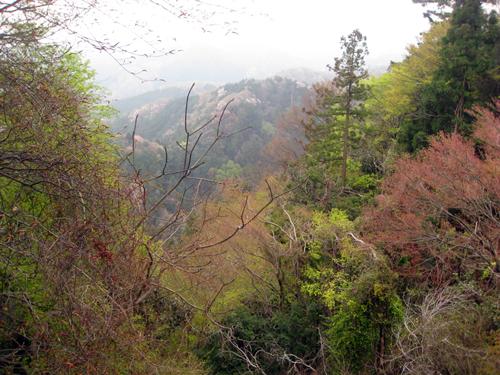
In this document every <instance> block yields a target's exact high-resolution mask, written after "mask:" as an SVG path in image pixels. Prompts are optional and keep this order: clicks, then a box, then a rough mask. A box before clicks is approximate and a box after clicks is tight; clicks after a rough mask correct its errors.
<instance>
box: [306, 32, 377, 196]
mask: <svg viewBox="0 0 500 375" xmlns="http://www.w3.org/2000/svg"><path fill="white" fill-rule="evenodd" d="M341 48H342V51H343V52H342V57H340V58H335V65H334V66H333V67H332V66H330V65H328V68H329V69H330V70H332V71H333V72H335V73H336V75H337V77H336V78H335V82H334V83H335V87H334V89H332V90H330V91H328V92H324V93H318V98H319V100H318V108H320V109H319V111H318V113H317V117H319V118H323V119H325V120H324V121H321V122H316V123H315V124H313V126H311V127H310V128H309V129H308V130H307V131H306V136H307V137H308V138H309V140H310V141H311V145H310V146H309V152H310V153H312V154H313V158H317V159H319V161H320V162H326V163H327V164H332V161H333V162H334V163H333V164H336V163H335V160H332V158H335V156H336V154H338V153H340V151H337V150H335V148H336V147H335V146H337V147H341V148H342V150H341V153H342V158H341V163H342V164H341V165H342V189H343V190H345V186H346V181H347V157H348V150H349V143H350V136H351V135H352V134H350V127H351V125H352V119H353V118H360V117H363V115H364V114H365V110H364V108H363V100H364V99H366V97H367V94H368V87H367V86H365V85H364V84H363V83H362V81H363V80H365V79H367V78H368V72H367V70H366V69H365V56H366V55H368V47H367V45H366V37H365V36H363V35H362V34H361V33H360V32H359V30H354V31H353V32H352V33H351V34H350V35H348V36H347V37H345V36H344V37H342V38H341ZM332 137H333V138H334V139H332Z"/></svg>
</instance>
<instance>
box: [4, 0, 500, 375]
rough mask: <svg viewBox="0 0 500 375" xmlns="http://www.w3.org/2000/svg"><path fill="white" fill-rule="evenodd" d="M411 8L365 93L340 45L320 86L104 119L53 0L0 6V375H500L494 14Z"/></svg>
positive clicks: (359, 71)
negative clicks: (422, 20)
mask: <svg viewBox="0 0 500 375" xmlns="http://www.w3.org/2000/svg"><path fill="white" fill-rule="evenodd" d="M414 2H417V3H438V4H442V5H443V4H444V5H448V7H447V8H446V7H444V8H443V7H441V8H435V9H438V10H433V11H428V12H427V17H429V19H430V20H431V21H432V23H431V27H430V29H429V30H428V31H426V32H423V33H422V35H421V37H420V39H419V42H418V43H417V44H415V45H410V46H408V48H407V54H406V56H405V58H404V59H403V61H401V62H394V63H392V64H391V66H390V67H389V69H388V71H387V72H386V73H384V74H382V75H380V76H378V77H375V76H373V75H370V74H369V73H368V71H367V66H366V61H365V59H366V57H367V56H368V54H369V47H370V40H367V38H366V37H365V36H364V35H363V34H362V33H361V32H360V31H359V30H354V31H352V32H349V31H346V34H345V36H344V37H342V38H341V40H340V51H341V53H340V54H339V55H338V56H337V58H335V59H333V61H331V64H330V65H328V67H329V69H330V71H331V73H332V75H333V76H334V78H333V79H330V80H323V81H320V82H316V83H314V84H313V85H311V86H308V85H306V84H305V83H303V82H302V81H296V80H292V79H289V78H281V77H279V76H273V77H270V78H268V79H266V80H261V81H257V80H244V81H241V82H238V83H233V84H226V85H223V86H220V87H217V88H215V89H213V90H209V89H208V88H207V89H206V90H205V89H204V90H202V91H203V92H202V93H201V94H198V93H195V92H193V91H190V92H189V93H188V92H186V93H185V95H182V96H180V97H179V96H178V93H174V91H175V90H174V91H172V92H170V93H169V94H168V96H166V97H163V98H161V95H162V94H163V93H158V92H156V93H151V94H150V95H151V97H154V101H153V102H147V103H146V102H141V103H140V105H139V106H138V107H139V108H132V107H133V105H131V104H130V103H126V104H125V105H124V107H123V108H122V109H123V110H124V112H126V111H127V110H128V109H131V111H130V112H129V113H127V114H126V115H125V116H122V117H117V118H113V114H114V113H115V112H114V110H113V109H112V108H111V107H109V106H107V105H103V104H102V103H103V102H104V91H103V89H101V88H100V87H99V86H98V85H97V84H96V82H95V73H94V72H93V71H92V69H91V68H90V66H89V64H88V63H87V62H85V61H84V60H83V58H82V56H81V54H80V53H78V52H75V51H74V50H73V49H71V48H68V47H67V46H60V45H58V44H56V43H54V42H53V39H51V38H48V37H49V36H50V35H51V32H53V31H54V30H55V27H58V26H60V23H59V22H60V18H61V17H62V15H61V14H58V15H57V16H56V15H52V14H51V13H50V12H51V8H50V7H48V8H44V6H46V5H52V4H53V3H52V2H50V1H49V2H40V3H36V6H35V5H33V4H34V2H31V1H26V2H23V1H21V2H18V1H12V2H7V3H0V15H1V17H2V22H1V23H0V30H1V34H0V36H1V38H0V73H1V74H0V108H1V112H2V116H1V117H0V266H1V268H0V328H1V329H0V372H2V373H5V374H75V375H76V374H176V373H190V374H192V373H196V374H207V375H208V374H214V375H215V374H227V375H229V374H269V375H271V374H279V375H284V374H297V375H298V374H310V375H316V374H339V375H340V374H393V375H396V374H483V375H487V374H498V373H500V298H499V297H500V283H499V281H500V279H499V278H500V118H499V113H500V75H499V67H500V24H499V20H498V15H497V13H496V12H495V11H493V10H492V7H491V5H492V3H495V2H491V1H490V2H485V1H480V0H456V1H445V0H440V1H421V0H414ZM487 5H489V6H487ZM39 9H43V11H40V10H39ZM68 22H69V21H68ZM195 87H196V86H195ZM188 91H189V90H188ZM157 94H158V95H160V97H157V96H156V95H157ZM142 99H144V98H142ZM142 99H140V100H142Z"/></svg>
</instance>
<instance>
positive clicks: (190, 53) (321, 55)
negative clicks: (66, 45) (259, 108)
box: [89, 0, 429, 97]
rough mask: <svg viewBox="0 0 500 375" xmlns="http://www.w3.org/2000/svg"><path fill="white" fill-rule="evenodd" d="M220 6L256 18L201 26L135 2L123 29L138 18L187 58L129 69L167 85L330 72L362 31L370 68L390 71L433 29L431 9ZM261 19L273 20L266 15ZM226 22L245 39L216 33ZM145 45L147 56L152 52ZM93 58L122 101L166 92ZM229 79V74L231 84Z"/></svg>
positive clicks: (223, 0)
mask: <svg viewBox="0 0 500 375" xmlns="http://www.w3.org/2000/svg"><path fill="white" fill-rule="evenodd" d="M185 2H186V3H187V2H188V1H187V0H185ZM213 2H214V3H219V4H228V6H229V7H231V6H232V5H236V4H237V6H238V7H241V6H242V5H244V6H245V7H247V8H248V9H247V10H246V13H248V14H252V15H253V16H249V15H245V14H243V15H242V14H241V13H240V12H229V13H223V14H222V15H219V16H215V17H214V18H212V19H211V20H209V21H208V23H207V24H205V25H200V24H197V23H186V22H183V21H180V20H178V19H176V17H175V16H173V15H171V14H168V13H165V12H161V11H160V10H159V9H158V8H152V7H148V6H147V3H143V4H142V6H137V4H138V3H137V2H131V3H130V4H131V5H130V8H127V7H126V6H125V7H121V11H122V13H123V14H122V15H121V16H119V17H118V16H117V19H120V20H121V23H122V25H130V24H131V23H132V22H134V21H133V20H134V19H139V20H143V21H145V22H146V26H147V28H148V29H151V30H152V31H153V33H154V34H151V35H155V36H156V35H158V36H159V37H160V39H161V42H158V45H159V46H161V47H162V48H164V49H166V50H182V51H183V52H178V53H176V54H175V55H170V56H165V57H161V58H148V59H140V58H139V59H134V60H131V61H133V63H132V65H129V66H127V68H128V69H130V70H132V71H140V70H142V69H146V70H147V73H143V75H142V77H144V78H158V79H160V78H161V79H165V81H167V82H174V81H176V79H178V80H180V81H186V80H190V79H192V80H193V81H196V80H207V81H219V82H222V81H226V82H227V81H233V80H234V79H235V77H239V76H241V78H238V79H243V78H252V77H257V78H261V77H262V76H263V75H264V76H265V75H266V74H272V73H276V72H278V71H279V70H283V69H286V68H290V67H301V66H303V67H309V68H311V69H315V70H326V68H325V67H326V64H328V63H333V61H334V58H335V57H336V56H339V55H340V38H341V36H343V35H348V34H350V33H351V32H352V31H353V30H354V29H359V30H360V31H361V32H362V33H363V34H364V35H365V36H367V39H368V40H367V42H368V47H369V50H370V57H369V59H368V60H369V63H370V64H371V65H374V64H377V63H383V64H388V63H389V61H390V60H400V59H401V58H402V57H403V56H404V53H405V47H406V46H407V45H408V44H411V43H415V42H416V41H417V37H418V36H419V34H420V33H421V32H423V31H426V30H427V29H428V27H429V24H428V21H427V20H426V19H425V18H424V17H423V15H422V14H423V11H424V8H422V6H420V5H415V4H413V3H412V1H411V0H378V1H375V0H342V1H341V0H308V1H294V0H254V1H249V0H247V1H246V2H244V1H243V0H238V1H234V0H219V1H217V0H213ZM127 9H129V10H127ZM261 13H263V14H266V15H267V16H261V15H260V14H261ZM120 17H121V18H120ZM226 21H231V22H232V21H237V24H236V27H237V32H238V34H234V33H231V32H230V33H226V31H225V30H221V29H220V27H218V26H210V24H211V23H213V24H216V25H223V24H224V23H225V22H226ZM109 27H111V28H112V31H113V32H114V34H113V35H114V36H118V37H120V38H121V39H123V40H131V39H133V38H134V37H135V36H134V35H133V34H132V33H131V32H130V31H127V30H126V29H125V28H123V27H121V26H119V25H117V24H110V25H108V28H109ZM204 30H210V32H204ZM138 33H139V34H140V31H138ZM174 38H175V40H174ZM122 43H123V42H122ZM137 46H139V47H137V48H139V49H141V48H142V49H143V50H144V51H146V47H145V46H144V45H142V46H140V45H139V44H137ZM133 48H136V47H135V46H134V47H133ZM89 56H90V58H91V60H92V62H93V66H94V67H95V68H96V69H97V70H98V71H99V73H100V78H101V79H102V80H103V82H104V84H106V85H108V86H109V87H110V88H111V89H112V90H113V91H114V96H115V97H124V96H130V95H132V94H134V93H138V92H143V91H147V90H150V89H153V88H155V87H158V84H152V83H141V82H140V80H138V79H136V78H134V77H130V76H129V75H127V74H126V73H125V71H124V70H123V69H120V68H119V67H117V65H116V63H115V62H114V61H112V60H111V59H110V58H108V57H106V55H105V54H99V55H96V54H91V55H89ZM191 72H193V73H191ZM215 73H217V75H216V74H215ZM224 73H227V75H226V77H227V79H225V76H224ZM191 75H192V78H191Z"/></svg>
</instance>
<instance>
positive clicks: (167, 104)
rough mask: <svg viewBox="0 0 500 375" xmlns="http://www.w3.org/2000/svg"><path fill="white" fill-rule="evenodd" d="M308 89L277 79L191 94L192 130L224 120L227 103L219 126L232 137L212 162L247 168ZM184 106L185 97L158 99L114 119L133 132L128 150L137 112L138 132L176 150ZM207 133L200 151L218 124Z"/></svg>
mask: <svg viewBox="0 0 500 375" xmlns="http://www.w3.org/2000/svg"><path fill="white" fill-rule="evenodd" d="M195 87H196V86H195ZM307 90H308V88H307V86H306V85H305V84H304V83H302V82H297V81H293V80H291V79H287V78H282V77H272V78H267V79H265V80H254V79H251V80H244V81H241V82H238V83H232V84H226V85H224V86H221V87H219V88H218V89H215V90H213V91H210V92H205V93H203V94H201V95H192V96H191V97H190V98H189V106H188V129H190V130H194V129H197V128H198V127H200V126H202V125H203V124H205V123H206V122H208V121H209V120H210V119H211V118H214V117H216V119H215V121H219V120H220V116H221V115H222V112H223V111H224V108H225V107H226V105H227V110H226V111H225V114H224V116H223V119H222V121H221V123H220V125H221V129H222V131H223V132H224V134H225V135H226V136H227V135H230V134H233V135H232V136H230V137H229V138H228V139H226V140H225V141H224V142H222V143H221V145H220V147H219V149H218V151H217V155H216V156H213V157H216V158H217V160H211V159H210V157H209V159H208V160H207V162H209V164H210V165H211V166H213V167H214V168H220V167H221V165H226V164H227V163H228V162H229V161H232V162H234V163H235V164H237V165H239V166H241V167H242V168H244V167H246V166H249V165H253V164H255V163H256V162H257V160H258V155H259V151H260V149H261V148H262V147H263V146H264V145H265V144H266V143H268V142H269V141H270V140H271V139H272V137H273V136H274V132H275V126H274V122H275V120H276V119H277V118H278V116H279V115H280V113H281V112H282V111H284V110H285V109H287V108H289V107H290V106H292V105H293V104H297V103H300V100H301V97H302V95H303V94H305V93H306V92H307ZM154 95H155V94H151V97H153V96H154ZM136 102H138V101H136ZM185 106H186V97H185V96H183V97H180V98H173V99H172V98H171V99H160V100H156V101H155V102H153V103H148V104H146V105H143V106H142V107H140V108H138V109H135V110H133V111H131V112H129V113H128V114H127V115H126V116H123V117H121V118H118V119H116V120H114V121H113V123H112V127H113V129H114V131H115V132H120V133H122V134H128V137H125V136H124V137H123V139H119V140H118V141H119V142H120V144H121V146H122V147H124V148H125V147H127V146H128V143H127V142H130V140H131V134H132V131H133V127H134V122H135V119H136V117H137V116H138V117H137V128H136V131H135V134H136V135H138V136H140V137H142V138H143V139H145V140H147V141H149V142H154V143H157V144H159V145H162V146H165V147H167V148H168V149H176V148H178V146H177V145H176V142H180V143H181V142H183V141H184V115H185V108H186V107H185ZM244 129H245V130H244ZM242 130H244V131H242ZM204 132H205V134H204V136H203V138H202V140H201V141H200V145H199V146H200V147H199V148H200V149H201V148H202V147H203V146H204V145H205V143H209V142H210V141H211V139H213V137H214V136H215V135H214V132H215V130H214V128H210V127H207V128H206V129H204ZM138 146H140V145H138Z"/></svg>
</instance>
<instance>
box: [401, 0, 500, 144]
mask: <svg viewBox="0 0 500 375" xmlns="http://www.w3.org/2000/svg"><path fill="white" fill-rule="evenodd" d="M499 42H500V28H499V26H498V18H497V15H496V13H495V12H491V13H490V15H489V16H488V15H487V14H486V11H485V10H484V9H483V8H482V7H481V1H479V0H466V1H457V2H456V3H455V5H454V7H453V13H452V16H451V19H450V27H449V29H448V31H447V34H446V36H445V37H443V39H442V42H441V45H440V50H439V52H438V54H439V66H438V67H437V69H436V70H435V71H434V73H433V77H432V80H431V81H430V82H428V83H427V84H426V85H425V86H424V87H423V89H422V91H421V98H422V99H421V100H422V102H421V109H420V111H421V112H423V113H424V114H425V115H424V116H420V117H416V118H414V119H413V120H412V121H410V122H405V123H404V124H403V128H402V133H401V136H400V141H401V142H402V143H403V144H405V146H406V148H407V150H408V151H414V150H416V149H418V148H421V147H422V146H425V145H427V138H428V137H429V135H435V134H438V133H439V132H440V131H444V132H446V133H451V132H460V133H461V134H465V135H470V134H471V132H472V130H473V129H472V128H471V124H472V122H473V116H472V115H471V114H470V113H469V111H470V110H471V109H472V107H473V106H474V105H482V106H485V105H488V103H491V101H492V98H495V97H498V96H499V95H500V84H499V77H500V76H499V74H498V63H499V61H500V55H499V49H498V44H499Z"/></svg>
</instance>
